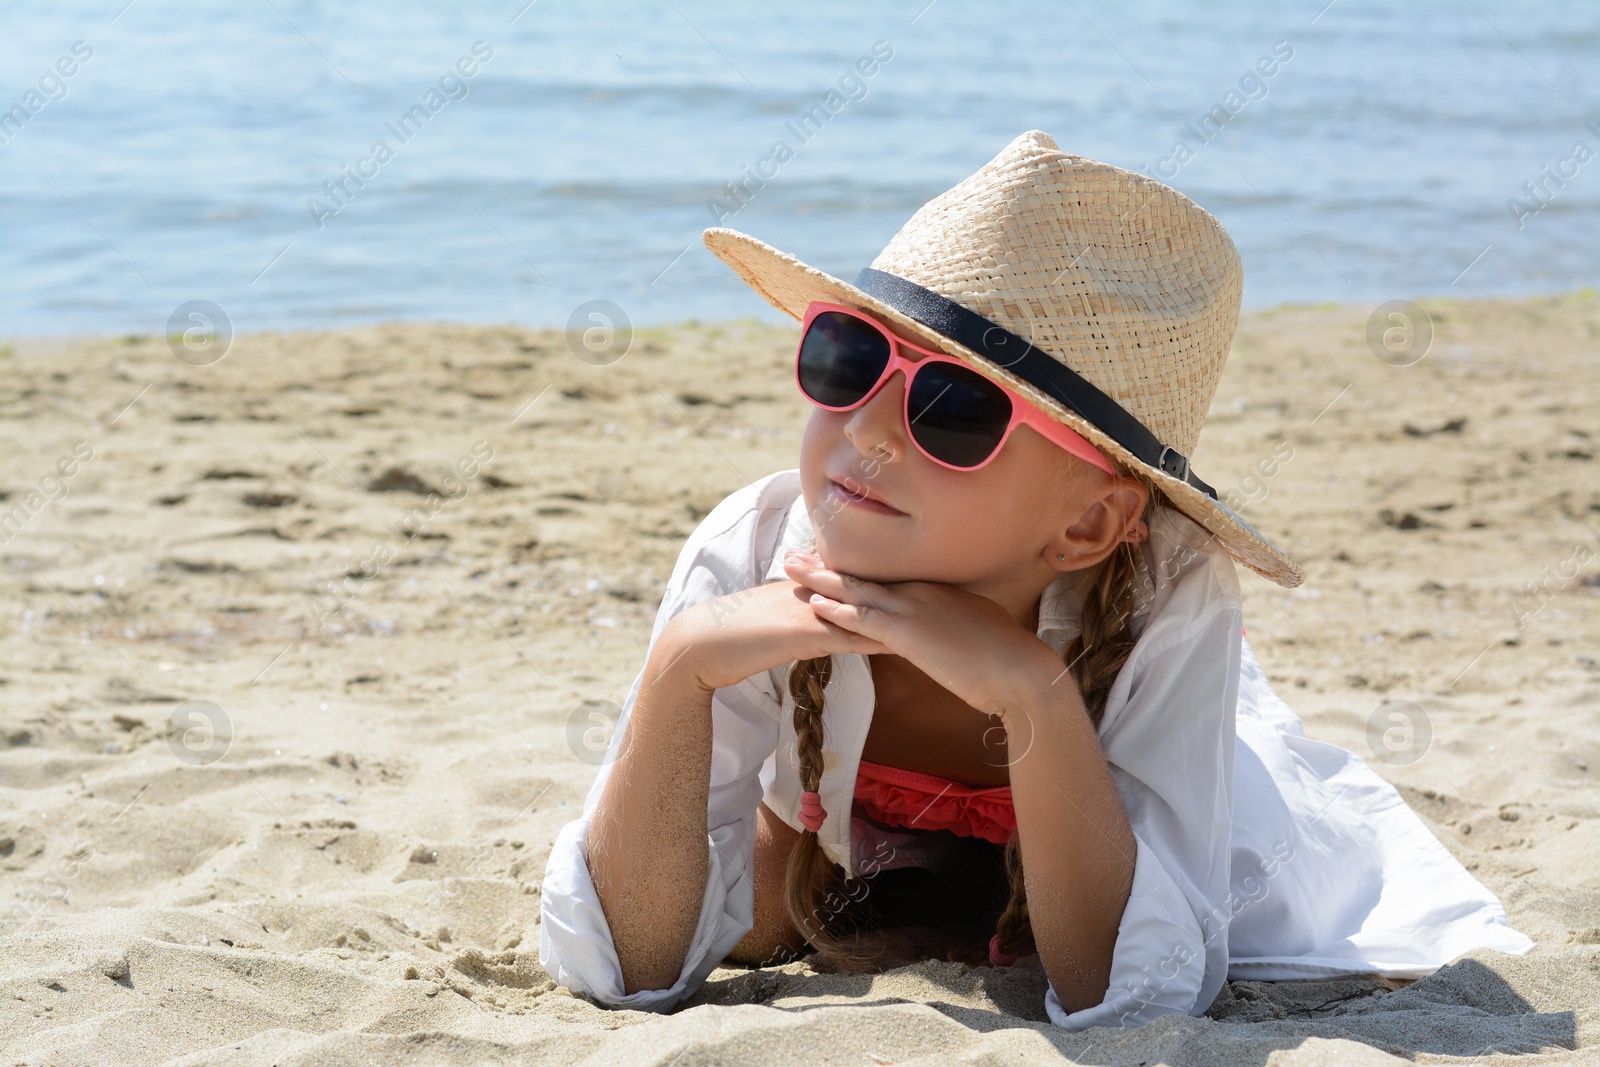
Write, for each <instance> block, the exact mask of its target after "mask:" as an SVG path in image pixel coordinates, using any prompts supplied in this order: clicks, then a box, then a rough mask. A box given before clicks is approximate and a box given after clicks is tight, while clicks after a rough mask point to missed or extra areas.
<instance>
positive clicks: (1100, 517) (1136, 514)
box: [1046, 476, 1150, 571]
mask: <svg viewBox="0 0 1600 1067" xmlns="http://www.w3.org/2000/svg"><path fill="white" fill-rule="evenodd" d="M1149 499H1150V493H1149V490H1148V489H1147V488H1146V487H1145V486H1144V484H1143V483H1142V482H1140V481H1139V480H1138V479H1136V478H1112V477H1109V476H1107V477H1106V478H1105V479H1104V480H1103V482H1102V483H1101V484H1100V485H1099V486H1097V487H1096V488H1095V489H1094V490H1092V491H1091V496H1090V498H1089V501H1088V503H1087V505H1086V506H1085V507H1084V509H1083V512H1082V513H1081V514H1080V515H1079V516H1078V518H1077V520H1076V521H1075V522H1073V524H1072V525H1071V526H1068V527H1067V528H1066V529H1065V530H1064V531H1062V533H1061V536H1060V537H1058V538H1056V540H1055V541H1054V542H1052V544H1051V545H1050V547H1049V548H1048V550H1047V553H1046V562H1048V563H1049V564H1050V565H1051V566H1053V567H1055V568H1056V569H1057V570H1063V571H1075V570H1082V569H1083V568H1084V567H1092V566H1094V565H1095V564H1096V563H1099V562H1100V561H1101V560H1103V559H1105V558H1106V557H1107V556H1109V555H1110V554H1111V550H1112V549H1114V548H1116V547H1117V545H1119V544H1121V543H1122V542H1123V541H1125V540H1127V539H1128V535H1129V534H1130V533H1135V532H1136V531H1137V530H1138V529H1139V524H1140V516H1142V515H1143V514H1144V509H1145V504H1146V503H1147V502H1148V501H1149ZM1058 556H1063V557H1065V558H1064V559H1058V558H1057V557H1058Z"/></svg>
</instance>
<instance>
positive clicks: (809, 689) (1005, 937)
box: [784, 461, 1166, 970]
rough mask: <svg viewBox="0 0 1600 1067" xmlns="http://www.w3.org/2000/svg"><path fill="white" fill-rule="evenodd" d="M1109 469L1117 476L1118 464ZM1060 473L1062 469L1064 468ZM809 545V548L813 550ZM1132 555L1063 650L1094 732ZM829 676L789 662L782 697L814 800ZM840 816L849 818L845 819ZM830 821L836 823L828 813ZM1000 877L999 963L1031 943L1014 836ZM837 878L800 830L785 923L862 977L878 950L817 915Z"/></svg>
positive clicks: (1119, 641) (852, 917)
mask: <svg viewBox="0 0 1600 1067" xmlns="http://www.w3.org/2000/svg"><path fill="white" fill-rule="evenodd" d="M1113 464H1114V465H1116V466H1118V467H1119V468H1120V464H1116V463H1115V461H1113ZM1064 466H1065V465H1064ZM1119 473H1120V474H1121V475H1122V476H1124V477H1130V478H1134V479H1136V480H1138V481H1139V482H1141V483H1142V484H1144V486H1145V487H1146V488H1147V489H1148V491H1149V498H1148V500H1147V502H1146V504H1145V508H1144V511H1143V513H1142V515H1141V518H1142V519H1143V520H1144V521H1145V522H1146V524H1149V523H1150V521H1151V519H1152V517H1153V515H1154V514H1155V511H1156V509H1157V508H1159V507H1162V506H1165V505H1166V499H1165V497H1164V496H1163V495H1162V493H1161V490H1160V489H1158V488H1157V487H1156V486H1155V485H1154V483H1152V482H1151V481H1150V479H1148V478H1146V477H1145V476H1144V475H1142V474H1140V473H1137V472H1128V471H1127V470H1126V469H1121V470H1120V471H1119ZM1066 485H1067V480H1066V479H1065V478H1062V477H1060V476H1058V477H1057V479H1056V481H1055V490H1056V492H1057V495H1058V496H1060V495H1061V494H1062V493H1063V492H1064V491H1065V489H1066ZM815 547H816V545H815V540H814V539H813V543H812V544H811V545H810V549H811V550H815ZM1136 551H1137V550H1136V549H1135V547H1134V546H1133V545H1132V544H1130V543H1128V542H1126V541H1123V542H1120V543H1119V544H1118V545H1117V547H1116V548H1114V549H1113V550H1112V552H1111V554H1110V555H1109V556H1107V557H1106V558H1105V560H1104V561H1102V562H1101V563H1100V564H1099V568H1100V569H1099V572H1098V574H1096V575H1095V577H1094V580H1093V583H1092V584H1091V585H1090V587H1089V588H1088V590H1086V592H1085V595H1084V600H1083V607H1082V610H1081V613H1080V616H1079V626H1080V629H1079V632H1078V635H1077V636H1076V637H1074V638H1073V639H1072V641H1071V642H1070V643H1069V644H1068V645H1067V647H1066V649H1065V651H1064V653H1063V656H1062V660H1063V662H1064V663H1065V665H1066V666H1067V668H1068V670H1070V671H1071V672H1072V677H1073V679H1074V680H1075V681H1076V682H1077V684H1078V689H1079V691H1080V692H1081V693H1082V695H1083V703H1084V707H1085V709H1086V710H1087V711H1088V713H1089V721H1090V722H1091V723H1093V724H1094V726H1095V727H1096V728H1098V727H1099V725H1100V720H1101V718H1102V717H1103V716H1104V714H1105V708H1106V698H1107V697H1108V696H1109V695H1110V692H1111V686H1112V684H1113V683H1114V682H1115V681H1116V679H1117V675H1118V674H1119V673H1121V671H1122V667H1123V665H1124V664H1125V663H1127V660H1128V654H1129V653H1130V652H1131V651H1132V650H1133V645H1134V635H1133V617H1134V614H1135V608H1136V606H1137V603H1136V596H1135V590H1136V579H1137V575H1138V557H1137V555H1136ZM832 676H833V657H832V656H821V657H818V658H816V659H806V660H796V661H795V663H794V664H793V666H791V667H790V669H789V674H788V686H789V694H790V696H791V697H792V698H793V699H794V733H795V756H796V760H795V762H796V768H797V770H798V772H799V777H800V789H801V791H802V792H817V791H818V787H819V785H820V783H821V781H822V771H823V731H824V726H823V719H822V711H823V701H824V695H823V691H824V690H825V689H826V688H827V685H828V681H829V679H830V678H831V677H832ZM845 814H846V816H847V815H848V813H845ZM830 817H834V818H836V817H839V816H838V815H836V814H832V813H830ZM1004 862H1005V871H1006V876H1007V880H1008V881H1009V883H1010V890H1011V892H1010V897H1009V899H1008V900H1007V902H1006V906H1005V909H1004V911H1002V912H1001V914H1000V917H999V919H998V920H997V922H996V929H995V934H996V936H997V938H998V943H999V948H1000V951H1001V952H1002V953H1004V954H1006V955H1011V956H1016V955H1022V954H1023V949H1024V948H1025V947H1027V946H1028V945H1029V943H1030V942H1031V941H1032V930H1031V927H1030V924H1029V921H1028V895H1027V887H1026V885H1025V883H1024V880H1023V870H1022V851H1021V844H1020V842H1019V839H1018V837H1017V834H1016V832H1015V831H1012V834H1011V838H1010V840H1008V841H1007V842H1006V845H1005V856H1004ZM841 876H843V877H848V875H846V874H845V872H844V871H843V870H842V869H841V868H840V866H839V865H838V864H836V863H834V862H833V861H832V860H831V859H829V858H828V857H827V855H826V854H825V853H824V852H823V851H822V846H821V843H820V841H819V840H818V838H817V834H816V833H815V832H813V831H811V830H806V829H804V828H803V827H802V829H801V831H800V836H799V837H798V838H797V839H796V841H795V843H794V847H793V849H792V850H791V851H790V853H789V864H788V871H787V875H786V877H785V880H784V903H785V907H786V910H787V911H788V914H789V921H790V922H791V923H793V924H794V926H795V929H797V930H799V931H800V933H801V934H802V935H803V936H804V937H805V938H806V940H807V941H809V942H810V943H811V945H812V947H813V948H815V949H816V950H817V951H818V952H819V953H821V954H822V955H823V956H824V957H825V958H827V959H828V960H830V961H831V962H832V963H833V964H835V965H836V966H838V967H840V968H841V969H850V970H866V969H869V968H871V967H872V966H873V965H874V964H876V962H877V961H878V960H879V959H880V958H881V956H882V952H883V948H884V946H883V943H882V942H881V940H875V939H873V938H871V937H870V936H866V935H864V932H863V931H862V929H860V926H861V924H860V922H859V919H857V918H856V915H857V913H856V912H854V911H850V912H847V911H845V910H843V909H840V908H830V909H829V911H830V914H826V915H825V914H824V912H823V909H822V908H820V907H819V904H818V901H819V898H821V897H823V896H824V895H825V893H824V890H828V891H829V892H828V893H827V894H826V895H827V896H829V897H830V898H831V897H832V895H833V894H832V890H833V889H834V888H835V887H836V886H837V884H838V882H839V880H840V878H841Z"/></svg>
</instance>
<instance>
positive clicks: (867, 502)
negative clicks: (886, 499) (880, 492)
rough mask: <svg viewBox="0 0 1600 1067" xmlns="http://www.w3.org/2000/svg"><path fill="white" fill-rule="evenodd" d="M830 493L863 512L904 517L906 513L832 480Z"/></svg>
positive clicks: (830, 480) (829, 484) (830, 481)
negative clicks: (854, 491)
mask: <svg viewBox="0 0 1600 1067" xmlns="http://www.w3.org/2000/svg"><path fill="white" fill-rule="evenodd" d="M828 491H829V492H831V493H833V495H834V496H837V497H838V498H839V499H840V500H841V501H843V502H844V503H846V504H848V505H850V506H851V507H855V508H860V509H862V510H863V511H872V512H876V513H877V514H879V515H902V516H903V515H904V514H905V512H903V511H901V510H899V509H898V508H892V507H890V506H889V505H888V504H885V503H883V502H882V501H879V500H873V499H872V498H871V497H867V496H861V495H860V494H858V493H853V492H851V491H850V490H849V489H848V488H847V487H845V486H843V485H840V484H839V483H838V482H836V481H834V480H832V479H831V478H830V479H829V480H828Z"/></svg>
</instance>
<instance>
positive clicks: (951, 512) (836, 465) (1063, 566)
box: [800, 349, 1147, 623]
mask: <svg viewBox="0 0 1600 1067" xmlns="http://www.w3.org/2000/svg"><path fill="white" fill-rule="evenodd" d="M903 351H904V353H905V355H906V357H907V358H908V359H911V360H918V359H920V358H921V357H920V356H919V355H918V354H917V353H916V352H914V351H911V350H909V349H905V350H903ZM905 388H906V379H905V375H904V374H903V373H896V374H894V375H892V376H891V377H890V378H889V380H888V381H887V382H885V383H884V384H883V386H882V388H880V389H879V390H878V392H877V393H876V394H874V395H873V397H872V399H871V400H869V401H867V403H865V404H863V405H862V406H861V407H859V408H856V409H855V410H854V411H842V412H840V411H829V410H827V409H826V408H821V407H815V406H813V408H812V411H811V419H810V421H809V422H808V423H807V424H806V432H805V437H804V440H803V442H802V444H801V450H800V478H801V489H802V492H803V493H804V496H805V504H806V508H807V511H808V512H809V514H810V516H811V522H812V526H813V528H814V529H815V531H816V537H817V547H816V551H817V554H818V555H819V556H821V557H822V561H823V563H824V564H825V565H827V566H828V567H829V568H831V569H833V570H837V571H841V572H843V573H845V574H850V575H854V576H856V577H859V578H865V579H867V580H868V581H873V582H880V583H883V582H901V581H930V582H946V583H949V584H952V585H957V586H960V587H963V588H966V589H968V590H970V591H972V592H975V593H978V594H980V595H983V596H987V597H989V598H990V599H991V600H994V601H996V602H997V603H999V604H1001V605H1002V606H1005V607H1008V608H1010V609H1011V610H1012V613H1013V615H1014V616H1015V617H1016V618H1017V619H1018V621H1019V622H1024V623H1025V622H1026V621H1027V620H1028V619H1029V617H1030V615H1031V613H1032V610H1033V607H1034V605H1035V604H1036V603H1037V601H1038V597H1039V594H1040V593H1041V592H1042V591H1043V590H1044V588H1045V587H1046V586H1048V585H1049V584H1050V583H1051V582H1052V581H1054V580H1055V579H1056V578H1057V577H1059V576H1060V575H1061V573H1062V572H1064V571H1073V570H1082V569H1084V568H1087V567H1091V566H1093V565H1094V564H1097V563H1099V562H1100V561H1101V560H1102V559H1104V558H1105V557H1106V556H1107V555H1108V554H1110V552H1111V550H1112V549H1113V548H1115V547H1116V545H1117V543H1118V542H1120V541H1121V540H1122V539H1123V535H1124V534H1125V533H1126V532H1127V531H1128V530H1129V529H1131V528H1132V527H1133V525H1134V524H1135V523H1136V522H1137V520H1138V518H1139V515H1140V514H1141V513H1142V512H1143V510H1144V504H1145V499H1146V497H1147V490H1146V489H1145V487H1144V486H1143V485H1142V484H1141V483H1139V482H1138V481H1137V480H1136V479H1132V478H1116V477H1113V476H1112V475H1110V474H1107V473H1106V472H1105V471H1102V470H1100V469H1099V468H1097V467H1095V466H1094V465H1092V464H1090V463H1087V462H1085V461H1083V460H1081V459H1079V458H1078V457H1076V456H1074V455H1072V454H1070V453H1068V452H1066V451H1065V450H1063V449H1062V448H1060V447H1058V446H1057V445H1055V444H1053V443H1052V442H1050V441H1048V440H1046V439H1045V438H1044V437H1042V436H1040V435H1039V434H1038V433H1036V432H1034V430H1033V429H1031V428H1030V427H1027V426H1018V427H1017V428H1016V429H1015V430H1013V431H1012V433H1011V436H1010V437H1009V438H1008V439H1007V440H1006V443H1005V446H1004V447H1003V448H1002V449H1001V450H1000V453H999V454H998V455H997V456H995V458H994V459H993V460H992V461H990V462H989V464H988V465H987V466H984V467H982V468H980V469H978V470H974V471H956V470H951V469H949V468H948V467H943V466H940V465H939V464H937V463H935V462H934V461H933V460H931V459H928V458H927V457H926V456H924V455H923V454H922V453H921V452H920V451H918V449H917V446H916V445H915V444H914V443H913V442H912V441H911V439H910V437H909V436H908V434H907V431H906V424H905V417H904V414H903V411H904V404H905ZM861 494H870V496H871V497H874V498H877V501H881V503H878V502H873V501H871V500H868V501H865V502H864V501H862V500H861ZM1058 554H1060V555H1064V556H1066V559H1065V560H1059V559H1057V558H1056V557H1057V555H1058Z"/></svg>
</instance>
